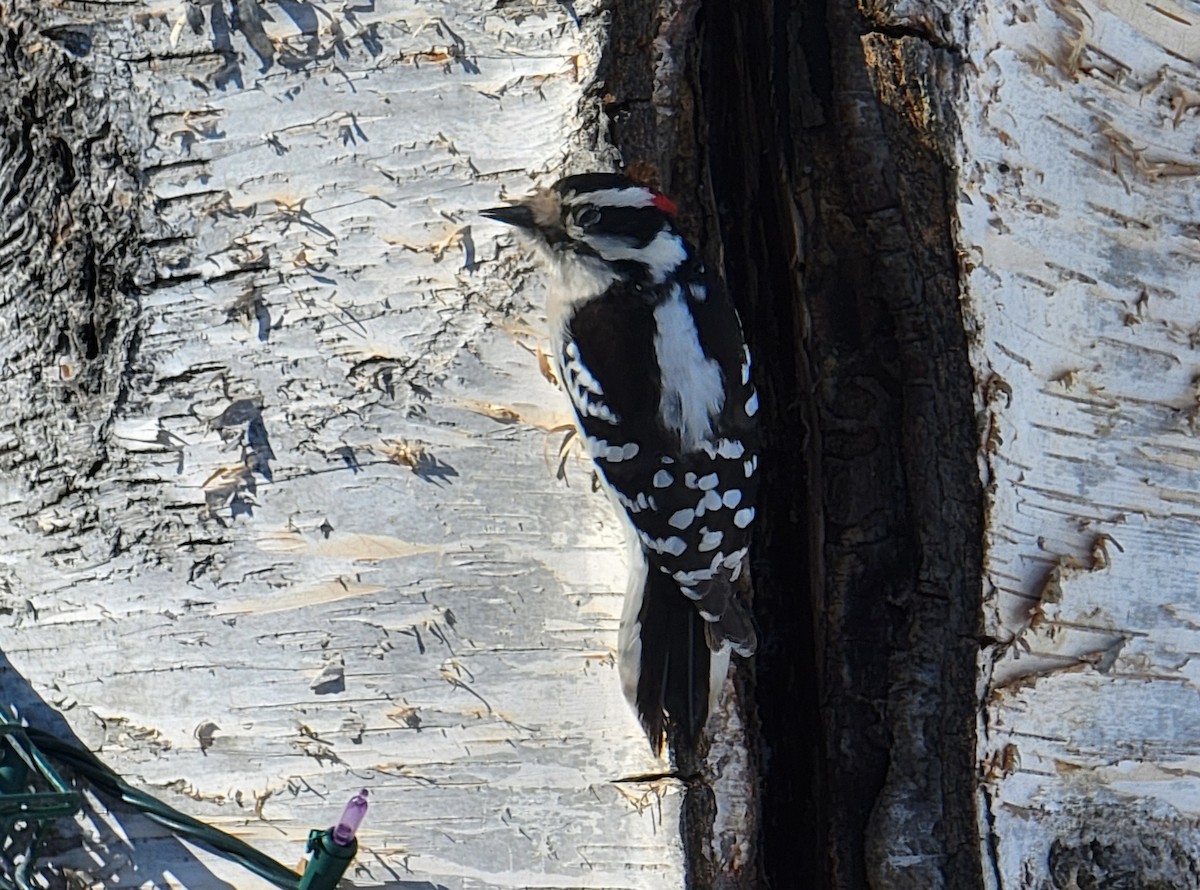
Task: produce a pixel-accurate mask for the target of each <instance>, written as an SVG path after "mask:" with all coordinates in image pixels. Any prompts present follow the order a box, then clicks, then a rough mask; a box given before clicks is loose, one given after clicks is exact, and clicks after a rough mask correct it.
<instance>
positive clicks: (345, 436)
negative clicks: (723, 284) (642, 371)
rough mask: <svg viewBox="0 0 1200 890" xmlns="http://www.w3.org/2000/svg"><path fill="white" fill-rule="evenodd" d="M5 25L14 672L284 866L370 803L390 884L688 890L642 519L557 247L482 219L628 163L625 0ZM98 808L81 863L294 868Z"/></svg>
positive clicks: (10, 693)
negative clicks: (226, 859)
mask: <svg viewBox="0 0 1200 890" xmlns="http://www.w3.org/2000/svg"><path fill="white" fill-rule="evenodd" d="M0 29H2V30H0V39H2V43H3V47H4V52H3V58H2V60H0V64H3V71H2V75H0V90H2V91H3V114H4V118H3V121H4V128H3V140H4V142H3V155H2V157H0V170H2V171H3V178H4V189H5V198H4V214H5V217H4V244H3V248H2V249H3V268H4V288H3V304H2V306H0V318H2V323H3V326H4V336H3V349H4V356H5V368H4V374H3V377H2V379H0V387H2V388H3V395H4V398H5V403H6V405H7V406H8V410H7V412H6V414H5V416H4V418H3V420H2V421H0V436H2V442H3V446H2V448H0V461H2V462H3V466H2V468H3V474H4V476H3V484H4V497H3V499H2V506H0V511H2V520H0V526H2V528H3V541H4V558H3V561H2V569H0V570H2V572H3V597H4V603H3V605H4V614H5V615H6V616H7V621H6V625H7V626H6V627H5V628H4V629H3V631H2V633H0V647H2V649H3V652H4V654H5V657H6V659H7V663H6V664H4V666H3V667H4V683H3V689H4V695H5V697H6V698H8V699H10V700H14V701H16V703H17V704H19V705H20V706H21V708H22V712H23V714H24V715H25V716H26V717H27V718H28V719H30V720H31V721H32V722H34V723H35V724H41V725H50V726H53V727H55V728H57V730H58V731H59V732H62V733H73V734H74V735H76V736H77V737H78V738H79V739H80V740H81V741H82V742H83V743H85V744H86V745H87V746H89V747H90V748H92V749H94V750H96V751H98V753H99V754H100V756H101V757H102V758H103V759H104V760H105V761H107V762H108V763H109V764H110V765H111V766H112V767H113V768H114V769H116V771H117V772H119V773H121V774H122V775H124V776H126V777H128V778H129V779H130V780H131V781H133V782H135V783H136V784H138V785H140V786H142V787H145V788H146V789H148V790H150V791H151V792H152V793H155V794H157V795H158V796H160V797H162V798H163V799H165V800H166V801H167V802H168V803H171V804H173V805H175V806H178V807H180V808H182V809H184V810H186V811H188V812H190V813H193V814H194V815H196V816H198V817H200V818H202V819H204V820H206V821H208V822H210V823H212V824H214V825H216V826H218V827H221V828H224V829H226V830H228V831H231V832H233V833H234V834H236V835H238V836H240V837H242V838H244V839H245V840H247V841H249V842H251V843H252V844H254V845H256V846H258V847H259V848H261V849H262V850H264V851H265V852H267V853H269V854H272V855H274V856H276V857H277V858H279V859H281V860H283V861H285V862H288V863H292V862H296V861H297V860H298V859H299V858H300V856H301V855H302V853H303V849H304V842H305V840H306V838H307V834H308V832H309V830H310V829H311V828H323V827H326V826H328V825H330V824H331V823H332V821H333V820H334V819H335V818H336V816H337V814H338V812H340V809H341V806H342V805H343V804H344V803H345V801H346V800H347V799H348V798H349V796H350V795H352V794H353V793H355V792H356V791H357V790H358V789H359V788H360V787H364V786H365V787H367V788H369V790H370V795H371V796H370V802H371V809H370V812H369V814H368V818H367V821H366V823H365V825H364V828H363V832H362V834H361V843H362V850H361V852H360V854H359V856H358V858H357V860H356V865H355V870H354V871H353V872H352V873H351V878H352V879H353V881H354V882H355V884H356V885H359V886H390V887H434V886H437V887H446V888H450V890H455V888H471V887H511V888H517V887H522V888H523V887H565V886H570V887H595V888H612V887H628V888H645V887H662V888H669V887H679V886H682V885H683V883H684V880H685V878H684V872H685V868H686V862H685V859H686V853H685V845H684V843H683V840H682V835H681V831H680V819H681V812H682V806H683V805H682V802H683V800H684V797H685V782H684V781H683V780H681V779H679V778H677V777H676V776H675V774H673V773H670V772H669V771H668V768H667V764H665V763H663V762H660V761H658V760H657V759H655V758H653V757H652V756H651V755H650V753H649V748H648V746H647V744H646V741H645V739H644V737H643V736H642V734H641V731H640V729H639V727H638V725H637V722H636V720H635V719H634V717H633V715H632V713H631V712H630V711H629V709H628V707H627V706H626V704H625V703H624V701H623V700H622V698H621V695H620V691H619V689H620V684H619V681H618V679H617V675H616V670H615V665H614V651H615V640H616V630H617V621H618V617H619V614H620V608H621V595H622V594H623V591H624V586H625V580H624V577H623V555H622V553H621V552H620V550H619V546H618V545H619V537H618V532H617V529H616V526H615V524H614V521H613V518H612V515H611V513H610V512H609V508H608V506H607V504H606V503H605V502H604V500H603V498H602V497H600V496H599V495H598V494H597V493H596V492H595V491H594V490H593V486H592V484H591V470H590V465H589V464H588V463H587V462H586V461H585V460H583V459H582V458H581V457H580V456H579V453H578V452H577V451H576V450H575V449H574V448H570V447H568V448H566V449H565V450H564V449H563V444H564V439H565V435H566V431H567V427H568V416H567V414H566V408H565V402H564V401H563V399H562V398H561V397H560V394H559V393H558V392H556V390H555V388H554V387H553V385H552V384H551V383H550V382H549V381H548V380H547V379H545V377H544V376H543V374H542V373H541V372H540V371H539V357H540V356H541V355H542V352H541V350H542V349H544V347H545V343H544V342H543V340H542V333H541V328H540V320H541V314H542V305H541V301H542V296H541V291H540V290H539V287H538V285H537V283H536V276H535V275H534V274H533V270H532V268H531V266H530V264H529V261H528V260H527V258H525V257H524V256H523V255H522V254H520V253H519V252H518V251H516V250H515V249H514V248H513V245H512V243H511V241H509V240H507V237H505V238H501V237H500V236H499V233H498V232H497V231H494V230H493V231H487V232H486V233H482V234H480V233H478V232H477V230H476V228H475V226H476V223H477V221H478V218H477V216H476V211H477V210H478V209H479V208H481V207H486V206H490V205H493V204H495V203H496V200H497V198H498V196H499V194H500V193H501V192H502V191H503V190H505V189H507V190H508V191H510V192H515V193H523V192H524V191H525V190H526V189H528V188H529V187H530V185H532V183H533V181H534V178H535V177H540V178H551V179H552V178H554V177H555V176H556V175H559V174H561V173H562V172H563V168H564V165H565V164H566V163H567V162H568V159H569V163H570V165H571V166H572V167H574V168H575V169H579V168H589V167H593V168H594V167H596V166H598V165H600V164H603V165H605V166H611V165H612V163H613V161H614V155H613V152H612V150H611V149H610V148H607V147H606V146H605V145H604V143H603V142H602V141H600V140H598V138H597V135H596V132H595V127H594V126H590V125H589V124H588V122H587V120H586V115H588V114H589V113H590V114H591V115H592V117H593V118H594V116H595V112H594V111H592V112H589V111H588V108H589V107H590V106H592V105H595V104H596V102H598V99H588V98H586V97H585V96H584V90H585V88H588V87H589V85H590V84H592V82H593V79H594V72H595V69H596V66H597V65H598V63H599V60H600V57H601V54H602V51H603V48H604V43H603V40H604V29H603V17H602V16H601V15H600V13H599V11H598V8H597V7H596V6H595V5H594V4H591V3H587V2H582V3H575V4H562V5H558V4H553V3H538V2H534V3H530V4H507V3H496V4H491V3H472V2H466V3H463V2H460V3H436V2H435V3H425V2H421V3H417V2H407V3H377V2H375V0H359V2H354V0H351V2H344V3H341V2H339V3H308V2H291V0H237V2H234V0H204V2H192V0H150V2H145V3H115V2H114V3H100V4H97V3H86V2H72V0H65V2H61V3H51V4H45V3H40V2H33V0H30V2H6V3H3V4H0ZM589 146H590V147H589ZM47 705H48V706H50V707H47ZM52 709H56V710H57V711H61V712H62V715H63V717H62V719H65V723H63V722H61V721H60V718H58V717H57V715H56V714H55V713H54V712H53V710H52ZM731 762H732V761H731ZM735 765H736V764H735ZM743 771H744V768H743ZM719 772H720V770H717V771H716V772H709V774H708V775H709V776H715V775H717V774H718V773H719ZM697 781H699V782H700V784H699V785H696V782H697ZM706 781H707V780H693V785H696V787H701V786H703V785H704V783H705V782H706ZM705 787H706V786H705ZM90 819H91V824H90V826H89V827H88V828H87V831H85V833H84V842H83V843H82V845H81V844H80V841H79V838H78V837H76V836H75V835H74V834H73V833H72V832H71V831H66V830H64V831H63V832H61V834H62V837H60V838H59V839H58V841H57V844H56V848H55V849H56V852H57V855H54V856H53V857H51V858H52V860H53V861H52V862H50V863H49V864H48V865H47V868H46V870H45V877H46V880H48V881H50V882H51V883H52V884H53V885H55V886H68V885H70V886H93V885H95V886H100V885H101V884H103V886H108V887H147V886H155V887H159V886H162V887H165V886H172V887H175V886H187V887H204V888H212V887H217V886H226V887H231V886H236V887H238V888H252V887H258V886H265V885H263V884H262V882H260V881H257V880H256V879H253V878H251V877H250V876H248V875H246V874H243V873H241V872H240V871H238V870H236V869H234V868H233V867H231V866H228V865H225V864H222V863H220V862H219V861H217V860H214V858H213V857H211V856H209V855H207V854H205V853H204V852H203V851H200V852H196V851H193V850H191V849H188V848H185V847H184V846H182V845H180V844H177V843H175V842H174V841H172V840H170V839H169V838H168V837H167V836H166V834H165V832H164V831H163V830H162V829H159V828H156V827H155V826H153V825H151V824H150V823H148V822H146V821H145V820H140V819H138V818H136V817H135V816H133V815H131V814H130V813H129V812H127V811H123V810H120V811H114V812H113V813H111V814H110V813H108V812H107V811H105V810H104V808H103V807H102V806H100V805H96V806H95V807H94V808H93V812H92V815H91V817H90ZM739 820H741V821H744V819H743V818H742V817H739ZM727 846H728V850H729V852H728V854H727V855H725V854H722V853H721V852H720V851H719V850H714V851H712V853H711V857H710V858H711V860H712V867H713V868H717V867H725V868H731V869H732V868H737V867H740V866H739V863H738V861H737V857H738V855H740V854H739V852H738V850H739V848H738V846H737V844H730V845H727ZM71 848H75V849H71ZM743 864H744V863H743ZM72 882H73V883H72Z"/></svg>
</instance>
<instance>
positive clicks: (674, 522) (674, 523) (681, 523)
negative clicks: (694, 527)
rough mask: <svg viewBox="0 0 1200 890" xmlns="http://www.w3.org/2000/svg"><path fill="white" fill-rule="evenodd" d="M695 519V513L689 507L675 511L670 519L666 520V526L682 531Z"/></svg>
mask: <svg viewBox="0 0 1200 890" xmlns="http://www.w3.org/2000/svg"><path fill="white" fill-rule="evenodd" d="M695 519H696V511H695V510H693V509H691V508H690V507H684V508H683V509H682V510H676V511H675V512H674V513H672V514H671V518H670V519H668V520H667V525H669V526H671V527H672V528H677V529H680V530H681V531H682V530H683V529H685V528H687V527H688V526H689V525H691V524H692V522H693V521H694V520H695Z"/></svg>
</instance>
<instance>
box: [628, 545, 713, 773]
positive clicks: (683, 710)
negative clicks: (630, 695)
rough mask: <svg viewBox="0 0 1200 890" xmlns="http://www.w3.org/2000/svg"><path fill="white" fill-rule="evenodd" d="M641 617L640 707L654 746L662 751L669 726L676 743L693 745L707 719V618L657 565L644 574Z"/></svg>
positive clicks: (638, 703) (647, 733) (638, 691)
mask: <svg viewBox="0 0 1200 890" xmlns="http://www.w3.org/2000/svg"><path fill="white" fill-rule="evenodd" d="M639 621H640V624H641V628H640V632H641V644H642V645H641V664H640V666H639V672H638V684H637V711H638V716H639V717H640V718H641V721H642V726H643V727H644V728H645V730H646V735H647V736H649V738H650V746H651V747H652V748H653V749H654V753H655V754H660V753H661V752H662V743H663V733H664V732H665V731H666V730H667V729H668V728H670V730H671V731H672V735H673V737H674V739H675V740H676V741H677V742H678V743H682V744H685V745H688V746H689V747H690V746H693V745H694V744H695V742H696V740H697V739H698V738H699V737H700V733H701V731H702V730H703V729H704V724H705V722H706V721H707V720H708V699H709V690H708V684H709V650H708V642H707V638H706V636H705V627H704V625H705V623H706V622H705V621H704V619H703V618H702V617H701V616H700V613H699V612H698V611H697V610H696V607H695V606H694V605H693V604H692V602H691V601H690V600H689V599H688V598H687V597H685V596H684V595H683V594H682V593H680V592H679V585H678V584H676V583H675V582H674V581H673V580H672V579H671V577H670V576H668V575H666V574H665V573H663V572H660V571H658V570H657V569H655V568H653V567H652V568H651V569H650V571H648V572H647V573H646V587H645V591H644V592H643V594H642V610H641V614H640V615H639ZM664 712H665V713H664Z"/></svg>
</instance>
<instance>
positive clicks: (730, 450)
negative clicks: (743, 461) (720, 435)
mask: <svg viewBox="0 0 1200 890" xmlns="http://www.w3.org/2000/svg"><path fill="white" fill-rule="evenodd" d="M745 453H746V448H745V446H744V445H742V443H741V442H739V441H737V440H736V439H721V440H720V441H718V442H717V454H719V455H720V456H721V457H727V458H729V459H730V460H737V459H738V458H739V457H741V456H742V455H743V454H745Z"/></svg>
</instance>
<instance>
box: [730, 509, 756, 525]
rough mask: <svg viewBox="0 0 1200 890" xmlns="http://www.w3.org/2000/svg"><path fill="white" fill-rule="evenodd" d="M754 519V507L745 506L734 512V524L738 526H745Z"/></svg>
mask: <svg viewBox="0 0 1200 890" xmlns="http://www.w3.org/2000/svg"><path fill="white" fill-rule="evenodd" d="M753 521H754V508H753V507H743V508H742V509H741V510H738V511H737V512H736V513H734V514H733V524H734V525H736V526H737V527H738V528H745V527H746V526H748V525H749V524H750V523H752V522H753Z"/></svg>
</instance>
